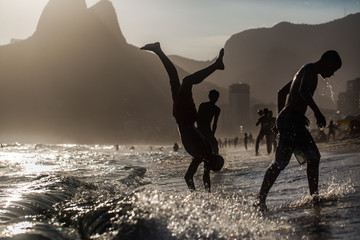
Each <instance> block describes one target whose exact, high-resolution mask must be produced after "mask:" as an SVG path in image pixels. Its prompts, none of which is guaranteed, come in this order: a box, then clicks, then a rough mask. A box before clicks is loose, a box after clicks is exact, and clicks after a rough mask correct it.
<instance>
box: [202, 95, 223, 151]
mask: <svg viewBox="0 0 360 240" xmlns="http://www.w3.org/2000/svg"><path fill="white" fill-rule="evenodd" d="M218 99H219V92H218V91H216V90H215V89H214V90H211V91H210V92H209V100H210V101H209V102H203V103H201V104H200V106H199V110H198V115H197V126H198V128H199V130H200V132H201V133H202V134H203V135H204V136H205V137H206V138H207V139H208V141H209V142H210V144H211V146H212V149H213V152H214V153H215V154H218V153H219V146H218V141H217V140H216V138H215V132H216V128H217V123H218V119H219V115H220V111H221V110H220V108H219V107H218V106H216V104H215V103H216V102H217V100H218ZM211 122H213V124H212V125H211Z"/></svg>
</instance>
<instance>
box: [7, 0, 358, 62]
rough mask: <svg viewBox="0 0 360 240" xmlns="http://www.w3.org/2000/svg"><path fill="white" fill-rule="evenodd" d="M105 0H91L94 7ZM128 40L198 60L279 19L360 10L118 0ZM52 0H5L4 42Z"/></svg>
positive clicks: (338, 0) (316, 18)
mask: <svg viewBox="0 0 360 240" xmlns="http://www.w3.org/2000/svg"><path fill="white" fill-rule="evenodd" d="M97 2H99V0H87V5H88V7H90V6H92V5H93V4H95V3H97ZM111 2H112V3H113V5H114V7H115V10H116V12H117V15H118V19H119V24H120V27H121V30H122V32H123V34H124V36H125V38H126V40H127V42H128V43H130V44H133V45H135V46H142V45H144V44H145V43H148V42H153V41H160V42H162V43H163V48H164V50H165V51H166V52H167V53H169V54H176V55H180V56H184V57H187V58H192V59H196V60H208V59H212V58H213V57H215V56H216V55H217V53H218V49H219V48H221V47H223V46H224V44H225V42H226V40H228V39H229V37H230V36H231V35H233V34H235V33H238V32H241V31H243V30H246V29H249V28H259V27H271V26H273V25H275V24H276V23H279V22H282V21H288V22H292V23H305V24H317V23H324V22H328V21H332V20H334V19H338V18H342V17H344V16H345V15H348V14H351V13H356V12H359V11H360V1H358V0H326V1H325V0H313V1H296V0H275V1H267V0H256V1H250V0H222V1H220V0H217V1H216V0H196V1H194V0H174V1H169V0H112V1H111ZM47 3H48V0H31V1H29V0H0V33H1V34H0V45H4V44H7V43H9V42H10V40H11V39H26V38H27V37H29V36H31V35H32V34H33V33H34V31H35V29H36V25H37V23H38V20H39V17H40V14H41V13H42V11H43V8H44V7H45V5H46V4H47Z"/></svg>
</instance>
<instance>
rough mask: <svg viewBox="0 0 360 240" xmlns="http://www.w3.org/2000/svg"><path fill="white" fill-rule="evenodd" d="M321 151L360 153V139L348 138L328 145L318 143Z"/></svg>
mask: <svg viewBox="0 0 360 240" xmlns="http://www.w3.org/2000/svg"><path fill="white" fill-rule="evenodd" d="M317 146H318V148H319V150H320V151H329V152H339V153H341V152H343V153H347V152H360V138H359V137H357V138H348V139H342V140H335V141H330V142H327V143H317Z"/></svg>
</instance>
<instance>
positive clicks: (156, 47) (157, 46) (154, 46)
mask: <svg viewBox="0 0 360 240" xmlns="http://www.w3.org/2000/svg"><path fill="white" fill-rule="evenodd" d="M160 49H161V48H160V43H159V42H155V43H149V44H146V45H145V46H143V47H141V48H140V50H147V51H152V52H156V51H158V50H160Z"/></svg>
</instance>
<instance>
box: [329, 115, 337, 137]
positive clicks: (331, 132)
mask: <svg viewBox="0 0 360 240" xmlns="http://www.w3.org/2000/svg"><path fill="white" fill-rule="evenodd" d="M328 129H329V133H328V141H330V137H331V135H333V141H335V134H336V130H338V129H339V128H338V127H337V126H336V125H335V124H334V122H333V121H332V120H331V121H330V123H329V126H328Z"/></svg>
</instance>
